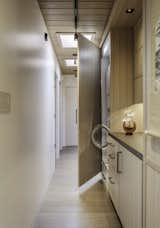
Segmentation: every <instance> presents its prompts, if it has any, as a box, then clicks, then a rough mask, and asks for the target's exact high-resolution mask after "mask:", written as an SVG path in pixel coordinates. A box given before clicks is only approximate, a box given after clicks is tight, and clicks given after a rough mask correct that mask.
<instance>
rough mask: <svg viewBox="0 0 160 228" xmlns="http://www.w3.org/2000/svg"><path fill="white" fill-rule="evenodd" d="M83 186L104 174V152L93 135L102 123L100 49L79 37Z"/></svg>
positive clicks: (81, 174) (80, 163) (80, 131)
mask: <svg viewBox="0 0 160 228" xmlns="http://www.w3.org/2000/svg"><path fill="white" fill-rule="evenodd" d="M78 44H79V80H78V81H79V185H82V184H84V183H85V182H86V181H88V180H89V179H90V178H92V177H94V176H95V175H96V174H98V173H99V172H100V171H101V151H99V150H98V149H96V148H95V147H94V146H93V145H92V142H91V132H92V129H93V128H94V127H95V125H96V124H99V123H101V91H100V88H101V75H100V49H99V48H97V47H96V46H95V45H94V44H93V43H92V42H90V41H89V40H87V39H86V38H84V37H83V36H82V35H79V39H78Z"/></svg>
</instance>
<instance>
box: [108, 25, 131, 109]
mask: <svg viewBox="0 0 160 228" xmlns="http://www.w3.org/2000/svg"><path fill="white" fill-rule="evenodd" d="M133 43H134V40H133V30H132V29H131V28H115V29H112V30H111V32H110V47H111V51H110V53H111V56H110V60H111V68H110V108H111V113H112V112H115V111H117V110H119V109H122V108H125V107H128V106H129V105H132V104H133V87H134V86H133V84H134V83H133V79H134V75H133V74H134V54H133V53H134V51H133V50H134V48H133Z"/></svg>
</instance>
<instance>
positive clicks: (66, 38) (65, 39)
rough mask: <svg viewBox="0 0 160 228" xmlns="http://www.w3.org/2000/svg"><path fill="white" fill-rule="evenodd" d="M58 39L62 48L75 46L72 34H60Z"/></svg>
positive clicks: (75, 41)
mask: <svg viewBox="0 0 160 228" xmlns="http://www.w3.org/2000/svg"><path fill="white" fill-rule="evenodd" d="M60 40H61V43H62V46H63V47H64V48H77V40H75V39H74V34H60Z"/></svg>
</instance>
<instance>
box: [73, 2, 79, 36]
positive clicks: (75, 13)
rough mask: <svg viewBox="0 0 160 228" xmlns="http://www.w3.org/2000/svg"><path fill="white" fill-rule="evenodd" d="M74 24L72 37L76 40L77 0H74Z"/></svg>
mask: <svg viewBox="0 0 160 228" xmlns="http://www.w3.org/2000/svg"><path fill="white" fill-rule="evenodd" d="M74 25H75V34H74V39H75V40H78V33H77V28H78V0H74Z"/></svg>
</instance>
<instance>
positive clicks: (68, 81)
mask: <svg viewBox="0 0 160 228" xmlns="http://www.w3.org/2000/svg"><path fill="white" fill-rule="evenodd" d="M67 87H73V88H77V78H76V77H75V76H74V75H67V74H66V75H63V80H62V107H61V110H62V117H61V145H62V147H65V146H66V135H65V132H66V130H65V127H66V123H65V106H66V105H67V101H66V99H65V89H66V88H67ZM77 102H78V97H77Z"/></svg>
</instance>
